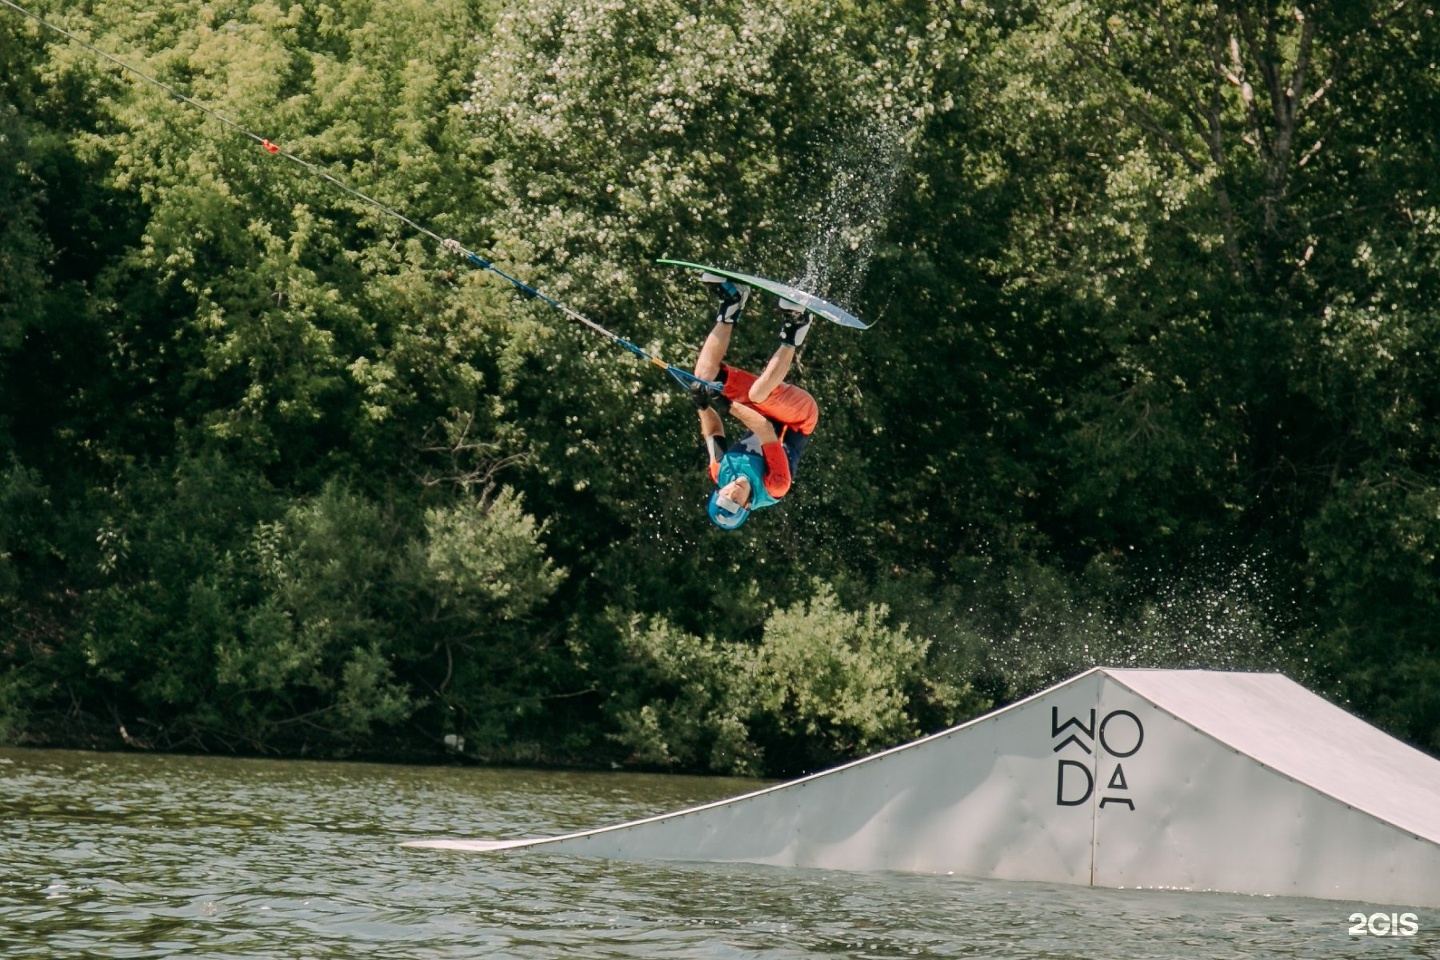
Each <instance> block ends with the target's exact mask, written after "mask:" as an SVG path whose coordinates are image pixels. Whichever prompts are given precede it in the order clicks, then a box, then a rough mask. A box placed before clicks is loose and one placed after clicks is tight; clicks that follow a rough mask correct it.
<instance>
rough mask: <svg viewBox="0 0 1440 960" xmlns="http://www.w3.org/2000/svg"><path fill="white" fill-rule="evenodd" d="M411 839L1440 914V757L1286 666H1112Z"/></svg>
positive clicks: (424, 843) (448, 845)
mask: <svg viewBox="0 0 1440 960" xmlns="http://www.w3.org/2000/svg"><path fill="white" fill-rule="evenodd" d="M407 846H412V847H429V848H440V849H449V850H521V849H537V850H544V851H545V852H547V853H564V854H572V855H577V856H594V857H616V858H623V859H656V860H695V861H713V862H750V863H763V864H772V865H776V866H788V867H821V868H827V869H839V870H903V871H913V872H925V873H952V872H953V873H956V874H963V875H969V876H977V877H991V878H996V879H1004V880H1048V881H1053V882H1062V883H1077V884H1092V885H1095V886H1105V887H1120V888H1126V887H1128V888H1137V887H1138V888H1149V889H1155V888H1161V889H1184V890H1216V891H1226V892H1235V893H1254V894H1276V895H1285V896H1307V897H1324V898H1331V899H1342V900H1359V901H1367V902H1372V903H1379V904H1384V905H1394V906H1440V761H1437V760H1435V759H1433V758H1431V757H1428V756H1426V755H1425V754H1423V753H1421V752H1420V751H1418V750H1414V749H1412V748H1411V747H1408V746H1406V745H1404V744H1403V743H1400V742H1399V741H1398V740H1395V739H1394V738H1392V737H1389V736H1387V735H1386V734H1384V733H1382V732H1380V731H1379V730H1377V729H1375V728H1374V727H1372V726H1370V725H1369V724H1367V723H1365V722H1363V721H1361V720H1359V719H1357V718H1355V717H1353V716H1351V715H1350V714H1348V713H1346V712H1345V711H1344V710H1341V709H1340V708H1339V707H1336V706H1334V705H1332V704H1330V703H1328V702H1327V701H1325V700H1324V699H1322V698H1321V697H1318V696H1316V695H1315V694H1313V693H1310V692H1309V691H1307V690H1306V689H1305V688H1303V687H1301V686H1300V685H1299V684H1296V683H1294V682H1293V681H1291V680H1288V679H1286V678H1285V677H1283V676H1280V675H1278V674H1247V673H1221V672H1212V671H1201V670H1117V669H1103V668H1102V669H1095V670H1091V671H1089V672H1087V673H1083V674H1081V675H1079V676H1077V677H1075V678H1073V679H1071V680H1068V681H1066V682H1065V683H1062V684H1059V685H1057V686H1055V687H1051V688H1050V689H1049V690H1046V691H1044V692H1042V693H1039V694H1036V695H1035V696H1033V697H1030V698H1028V699H1026V700H1022V701H1020V702H1018V703H1015V704H1011V705H1010V706H1008V707H1005V708H1004V709H1001V710H998V711H996V712H994V713H991V714H989V715H987V716H984V717H980V718H979V719H977V720H972V721H971V722H969V723H966V724H963V725H961V726H958V727H955V728H953V729H951V730H947V731H944V732H942V733H938V734H935V735H934V736H930V737H926V738H924V739H922V740H917V741H915V742H914V743H910V744H907V745H905V746H902V747H897V748H895V749H892V750H887V751H885V752H883V753H879V754H876V755H874V756H872V757H867V758H866V759H864V760H859V761H856V762H854V763H850V764H847V765H845V766H842V767H837V768H836V769H834V770H829V771H826V772H824V773H819V774H816V775H814V776H810V777H806V778H804V779H802V780H797V781H794V782H791V783H785V784H780V785H778V786H773V787H770V788H768V789H765V790H760V791H757V792H755V793H750V794H746V795H744V796H740V797H735V798H732V799H728V800H722V801H719V802H716V803H711V804H706V805H705V806H701V807H695V808H692V809H689V810H682V811H678V812H676V813H671V814H665V815H662V816H658V817H651V818H648V819H645V820H639V821H635V822H633V823H626V824H620V825H617V826H613V827H603V828H600V829H598V830H587V831H583V832H580V833H573V834H567V835H564V836H559V837H548V838H528V839H516V840H419V841H412V842H410V843H408V844H407Z"/></svg>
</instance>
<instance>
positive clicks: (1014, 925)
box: [0, 750, 1440, 960]
mask: <svg viewBox="0 0 1440 960" xmlns="http://www.w3.org/2000/svg"><path fill="white" fill-rule="evenodd" d="M755 786H756V783H755V782H754V781H746V780H719V779H709V778H691V777H663V776H641V775H633V774H572V773H553V772H536V771H528V770H525V771H520V770H476V769H470V768H444V767H400V766H382V765H369V764H339V763H306V762H296V761H264V760H230V759H214V758H193V757H170V756H148V755H135V754H97V753H82V752H58V751H19V750H12V751H5V750H0V957H5V958H10V957H36V958H40V957H44V958H63V957H85V958H101V957H104V958H108V957H167V958H168V957H180V956H184V957H215V958H221V957H267V958H268V957H295V958H331V957H334V958H341V957H343V958H355V957H384V958H387V960H406V958H417V960H418V958H425V960H430V958H452V957H453V958H462V957H463V958H471V957H486V958H488V957H517V958H592V957H593V958H627V960H628V958H662V957H663V958H684V957H697V958H698V957H704V958H712V957H713V958H747V960H749V958H799V957H986V958H989V957H997V958H1008V957H1024V958H1032V957H1033V958H1041V957H1043V958H1053V960H1059V958H1072V957H1073V958H1085V960H1094V958H1102V960H1120V958H1130V957H1134V958H1170V957H1173V958H1184V960H1199V958H1211V957H1216V958H1219V957H1234V958H1251V957H1287V958H1291V957H1293V958H1302V957H1303V958H1309V957H1395V958H1414V957H1440V911H1435V910H1430V911H1424V910H1420V911H1411V912H1414V913H1415V914H1416V915H1417V920H1416V923H1417V926H1418V928H1419V931H1418V933H1416V934H1415V935H1414V936H1410V937H1394V936H1373V935H1365V936H1352V935H1350V934H1349V933H1348V932H1347V931H1348V930H1349V928H1350V926H1351V925H1352V924H1351V921H1350V919H1349V918H1350V915H1351V914H1353V913H1356V912H1364V913H1367V914H1369V913H1373V912H1378V911H1382V910H1383V911H1385V912H1391V911H1394V910H1397V909H1398V910H1402V911H1403V910H1404V908H1396V907H1394V906H1392V905H1385V904H1379V905H1370V904H1363V905H1357V904H1350V903H1332V902H1327V901H1319V900H1290V899H1278V898H1265V897H1237V896H1219V895H1213V894H1185V893H1173V892H1137V891H1112V890H1094V889H1088V888H1084V887H1066V886H1058V885H1052V884H1040V883H1001V882H995V881H979V880H971V879H965V878H960V877H939V876H915V875H906V874H894V873H870V874H865V873H834V872H829V871H818V870H785V869H776V868H768V867H758V866H735V865H712V864H674V863H625V862H617V861H603V860H581V859H574V858H566V857H558V856H554V855H536V854H534V853H523V852H521V853H515V852H512V853H499V854H459V853H450V852H441V851H430V850H410V849H403V848H401V847H400V846H399V845H398V844H399V843H400V842H401V841H402V840H410V839H417V838H424V837H436V836H483V837H507V838H508V837H520V836H527V835H539V834H551V833H556V832H562V831H568V830H574V829H579V828H584V827H591V826H601V825H605V824H609V823H616V822H621V821H625V820H630V819H634V818H636V817H641V816H646V815H650V814H655V813H660V812H664V811H666V810H672V809H676V808H679V807H683V806H690V805H693V804H696V803H701V802H705V801H708V800H713V799H717V798H719V797H722V796H730V795H733V794H736V793H740V792H745V791H749V790H751V789H754V788H755Z"/></svg>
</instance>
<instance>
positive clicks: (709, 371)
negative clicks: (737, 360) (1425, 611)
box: [695, 273, 750, 380]
mask: <svg viewBox="0 0 1440 960" xmlns="http://www.w3.org/2000/svg"><path fill="white" fill-rule="evenodd" d="M700 279H701V281H702V282H704V283H707V284H713V285H714V287H715V292H716V294H718V295H719V297H720V306H719V307H718V308H716V310H715V326H714V327H713V328H712V329H711V331H710V334H709V336H707V337H706V338H705V343H704V344H702V345H701V347H700V355H699V356H698V357H696V358H695V376H697V377H700V378H701V379H703V380H714V379H715V378H716V377H717V376H719V374H720V364H722V363H724V362H725V353H726V351H728V350H729V349H730V334H731V333H732V332H733V331H734V329H735V321H736V320H738V319H740V311H742V310H744V309H745V302H746V301H747V300H749V299H750V288H749V287H747V286H743V285H740V284H737V283H735V282H734V281H733V280H725V279H724V278H723V277H716V276H713V275H712V274H708V273H707V274H705V275H703V276H702V277H701V278H700Z"/></svg>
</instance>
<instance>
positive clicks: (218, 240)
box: [0, 0, 1440, 774]
mask: <svg viewBox="0 0 1440 960" xmlns="http://www.w3.org/2000/svg"><path fill="white" fill-rule="evenodd" d="M30 7H31V8H32V9H33V10H34V11H35V12H36V13H37V14H39V15H41V16H43V17H45V18H46V19H48V20H51V21H52V22H54V23H56V24H60V25H63V26H64V27H65V28H66V29H69V30H72V31H74V32H75V33H76V34H77V35H78V36H80V37H83V38H84V39H86V40H87V41H88V42H90V43H93V44H95V45H96V46H98V47H100V48H102V49H104V50H107V51H110V52H112V53H114V54H115V55H117V56H120V57H121V58H123V59H124V60H126V62H128V63H130V64H133V65H134V66H135V67H137V68H139V69H140V70H143V71H144V72H146V73H148V74H150V75H152V76H154V77H156V78H157V79H159V80H161V81H162V82H164V83H166V84H169V85H171V86H173V87H174V88H175V89H178V90H180V91H182V92H184V93H185V94H186V95H188V96H190V97H193V98H195V99H196V100H197V101H199V102H201V103H203V104H205V105H207V106H208V107H210V108H211V109H212V110H214V111H215V112H216V113H217V114H219V115H220V116H222V117H224V118H226V119H228V120H230V121H233V122H234V124H238V125H239V127H240V128H243V130H247V131H255V132H258V133H260V134H261V135H263V136H265V137H268V138H269V139H271V140H273V141H275V142H276V143H277V144H280V145H281V146H282V147H283V148H284V150H285V151H287V152H291V153H294V154H295V155H297V156H300V157H303V158H305V160H306V161H307V162H309V163H311V164H313V165H314V167H315V168H316V169H315V170H311V171H307V170H305V169H303V168H302V167H300V166H299V165H297V164H294V163H291V162H289V161H287V160H285V159H284V158H283V157H278V156H275V155H272V154H270V153H268V152H267V151H265V150H263V149H261V148H260V146H259V145H258V144H256V143H255V142H254V141H253V140H252V139H250V138H249V137H247V136H246V135H245V134H244V133H243V132H241V131H240V130H237V129H236V128H235V127H234V126H232V125H231V124H228V123H226V122H223V121H222V120H220V119H218V118H217V117H216V116H213V115H207V114H206V113H204V112H202V111H200V110H196V109H195V108H193V107H192V106H188V105H185V104H183V103H181V102H178V101H176V100H174V99H172V98H171V97H170V96H168V95H167V94H166V93H165V92H164V91H162V90H160V89H158V88H157V87H156V86H153V85H150V84H146V83H143V82H138V81H137V80H136V78H135V77H134V76H132V75H129V74H126V73H124V72H122V71H119V70H117V69H116V68H115V67H114V66H113V65H111V64H108V63H107V62H105V61H104V60H103V59H101V58H98V57H96V56H95V55H94V54H92V53H91V52H89V51H87V50H85V49H84V48H82V47H80V46H78V45H76V44H73V43H70V42H67V41H66V40H65V39H64V38H62V37H60V36H59V35H58V34H56V33H54V32H51V31H48V30H46V29H44V28H43V27H42V26H41V25H39V24H38V23H36V22H35V21H33V20H26V19H25V18H23V17H20V16H19V15H17V14H15V13H14V12H13V11H4V12H3V13H0V210H3V221H0V739H5V740H9V741H12V742H34V743H40V742H51V743H75V742H89V741H91V740H93V741H95V742H102V743H105V742H110V738H119V739H121V740H123V741H124V742H125V743H128V744H130V745H131V746H140V747H148V748H162V749H163V748H170V749H195V750H229V751H244V752H257V751H272V752H292V753H293V752H313V753H319V754H323V755H374V756H388V757H417V758H418V757H429V756H436V755H439V754H440V750H441V744H442V742H443V740H444V738H445V737H446V736H447V735H458V736H461V737H463V738H464V742H465V744H466V747H465V749H466V750H467V752H468V753H469V754H470V755H472V756H478V757H481V758H483V759H487V760H492V761H505V762H516V761H523V762H545V763H602V762H606V763H608V762H614V763H622V764H626V763H628V764H639V765H645V766H651V767H658V768H667V769H696V770H717V771H727V772H741V773H764V774H786V773H792V772H796V771H799V770H806V769H813V768H815V767H817V766H820V765H823V764H826V763H831V762H834V761H836V760H839V759H843V758H847V757H851V756H855V755H857V754H859V753H863V752H867V751H870V750H873V749H876V748H878V747H881V746H884V745H887V744H890V743H894V742H898V741H899V740H902V739H905V738H907V737H910V736H913V735H915V734H916V733H918V732H921V731H924V730H930V729H936V728H938V727H940V726H943V725H945V724H947V723H950V722H953V721H956V720H958V719H962V718H964V717H967V716H970V715H972V714H974V713H975V712H977V711H979V710H982V709H984V708H986V707H987V706H989V705H991V704H994V703H999V702H1003V701H1005V700H1007V699H1010V698H1013V697H1016V696H1018V695H1021V694H1024V693H1027V692H1029V691H1031V690H1033V689H1036V688H1038V687H1039V686H1040V685H1043V684H1045V683H1048V682H1051V681H1053V680H1056V679H1059V678H1061V677H1063V676H1066V675H1068V674H1069V673H1071V672H1074V671H1076V670H1079V669H1082V668H1084V667H1087V666H1090V665H1094V664H1100V663H1104V664H1118V665H1164V666H1215V667H1230V668H1270V669H1282V670H1285V671H1287V672H1289V673H1291V674H1292V675H1294V676H1297V677H1298V678H1300V679H1302V680H1303V681H1305V682H1307V683H1309V684H1310V685H1312V686H1313V687H1315V688H1317V689H1320V690H1321V691H1322V692H1325V693H1326V694H1327V695H1331V696H1333V697H1335V698H1337V699H1339V700H1341V701H1342V702H1345V703H1347V704H1348V705H1349V706H1350V707H1351V708H1352V709H1355V710H1357V711H1359V712H1360V713H1361V714H1362V715H1364V716H1366V717H1368V718H1370V719H1372V720H1373V721H1375V722H1377V723H1379V724H1380V725H1382V726H1383V727H1385V728H1386V729H1389V730H1391V731H1392V732H1395V733H1396V734H1398V735H1400V736H1403V737H1406V738H1407V739H1409V740H1410V741H1412V742H1414V743H1416V744H1418V745H1420V746H1422V747H1425V748H1426V749H1429V750H1431V751H1437V750H1440V634H1437V632H1436V630H1435V628H1434V626H1433V625H1434V623H1435V622H1437V620H1440V564H1437V551H1440V416H1437V414H1440V377H1437V376H1436V362H1435V360H1434V356H1435V350H1436V347H1437V346H1440V206H1437V196H1440V190H1437V188H1440V183H1437V182H1436V181H1437V178H1440V172H1437V171H1440V163H1437V160H1440V157H1437V150H1436V147H1437V137H1440V71H1437V70H1436V68H1435V63H1436V61H1437V58H1440V25H1437V23H1436V17H1435V15H1434V9H1433V6H1432V5H1431V4H1428V3H1425V2H1418V3H1417V2H1400V3H1395V2H1389V0H1387V2H1384V3H1380V2H1369V0H1361V2H1357V3H1353V4H1346V5H1334V4H1320V3H1312V2H1302V3H1299V4H1295V3H1284V4H1269V5H1260V6H1256V5H1253V4H1237V3H1232V2H1228V0H1216V2H1199V0H1162V2H1151V3H1134V2H1131V0H1109V2H1107V3H1103V4H1079V3H1068V2H1061V0H1027V2H1020V3H1014V4H1004V5H989V4H986V3H982V2H978V0H961V2H959V3H956V4H936V3H932V2H922V0H903V2H886V3H861V2H856V0H824V2H806V3H801V2H798V0H716V2H712V3H708V4H703V5H695V4H688V3H681V2H679V0H527V2H523V3H520V2H515V3H511V2H507V0H391V2H388V3H379V2H375V0H330V2H328V3H302V2H297V0H263V2H251V0H245V2H238V0H235V2H232V0H209V2H201V0H177V2H174V3H169V4H166V5H164V9H163V10H157V9H156V7H155V5H154V4H149V3H142V2H140V0H110V2H107V3H105V4H93V3H75V2H73V0H31V3H30ZM317 172H319V173H324V174H327V175H329V176H330V177H333V178H335V179H336V180H339V181H341V182H343V183H345V184H348V185H350V186H352V187H353V188H354V189H356V190H359V191H363V192H364V193H366V194H368V195H371V196H374V197H376V198H378V199H380V200H381V201H383V202H384V203H386V204H389V205H390V206H392V207H394V208H396V209H398V210H402V211H404V213H405V215H406V216H408V217H411V218H413V219H414V220H416V221H417V222H420V223H424V224H426V225H427V226H429V227H431V228H432V229H434V230H435V231H436V232H437V233H439V234H441V235H444V236H453V237H456V238H459V239H460V240H462V241H463V242H464V243H465V244H466V245H467V246H469V247H472V248H474V249H476V250H479V251H482V252H483V253H484V254H485V255H486V256H488V257H491V258H493V259H494V260H495V261H496V262H497V263H499V264H501V265H503V266H504V267H505V269H506V270H507V271H509V272H511V273H513V274H515V275H517V276H521V277H524V278H526V279H527V281H529V282H532V283H534V284H535V285H536V286H537V287H539V288H540V289H542V290H545V291H546V292H547V293H548V294H549V295H551V296H554V297H556V298H557V299H559V300H562V301H564V302H565V303H566V304H568V305H569V306H571V307H573V308H575V309H577V310H580V311H582V312H584V313H585V314H586V315H587V316H590V317H592V318H593V319H595V320H596V321H597V322H599V323H602V324H604V325H606V326H607V327H610V328H611V329H615V330H617V331H618V332H621V333H622V334H623V335H625V336H627V337H629V338H631V339H633V340H635V341H636V342H638V343H642V344H645V345H647V346H648V347H649V348H651V349H653V350H655V351H656V352H658V353H659V354H660V355H662V356H665V357H667V358H669V359H672V360H673V361H675V362H677V363H684V362H686V361H687V360H688V358H689V357H690V356H691V355H693V352H694V351H695V349H696V348H697V347H698V345H699V342H700V340H701V338H702V337H703V335H704V332H705V328H706V325H707V324H706V310H707V306H708V304H707V303H706V301H705V299H704V294H703V292H702V291H701V290H699V289H698V286H697V285H696V284H695V283H694V278H693V276H690V275H685V274H683V273H681V272H678V271H670V270H668V269H667V268H662V267H659V266H657V265H655V264H654V263H653V261H654V259H655V258H657V257H664V256H670V257H679V258H684V259H695V260H701V261H706V262H714V263H722V264H726V265H730V266H734V267H736V268H739V269H744V270H748V271H751V272H755V273H761V274H765V275H769V276H776V277H779V278H782V279H793V280H802V281H804V283H805V284H807V285H810V286H812V287H814V288H816V289H817V290H818V291H821V292H828V293H829V294H831V295H832V296H833V297H834V298H836V299H838V300H841V301H843V302H844V303H846V304H847V305H848V306H850V307H851V308H853V309H854V310H855V311H856V312H858V313H860V314H861V315H863V316H865V317H866V318H867V319H871V320H874V321H876V322H877V326H876V327H875V329H874V330H872V331H869V332H867V333H864V334H857V333H855V332H853V331H847V330H842V329H839V328H834V327H829V328H826V329H817V330H815V331H814V333H813V334H812V336H811V338H810V340H809V341H808V342H807V344H806V346H805V349H804V351H803V353H802V356H801V360H800V363H799V366H798V370H797V379H798V380H799V382H801V383H803V384H804V385H805V386H806V387H807V388H808V389H810V390H811V391H812V392H813V393H814V394H815V395H816V396H817V397H818V398H819V400H820V403H821V409H822V420H821V425H820V429H819V432H818V434H817V436H816V439H815V441H814V443H813V444H812V445H811V447H810V449H809V451H807V453H806V459H805V463H804V465H803V467H802V470H801V472H800V474H799V478H798V481H797V485H796V488H795V491H794V493H793V494H792V495H791V497H790V498H789V499H788V500H787V502H786V504H785V505H784V506H783V507H781V508H779V509H776V510H771V511H766V512H765V513H763V514H758V515H757V516H756V517H755V518H754V519H753V520H752V521H751V522H750V523H749V524H747V525H746V526H745V527H744V528H743V529H742V530H741V531H740V532H738V533H736V534H731V535H726V534H722V533H720V532H719V531H716V530H714V529H712V528H710V527H709V525H708V524H707V522H706V521H705V519H704V515H703V513H702V511H701V505H702V503H703V498H704V496H705V494H706V492H707V485H706V482H705V480H704V478H703V476H702V473H701V471H700V470H699V465H700V462H701V460H700V454H699V451H698V440H697V437H698V434H697V431H696V426H695V417H694V413H693V410H692V409H691V407H690V406H689V403H688V400H687V398H686V397H685V396H684V395H683V394H682V393H681V392H680V391H677V390H675V389H674V387H673V384H671V383H670V381H669V380H668V378H666V377H664V376H663V375H662V374H660V373H659V372H658V371H656V370H654V369H653V368H650V367H646V366H643V365H641V364H639V363H638V362H636V361H635V360H634V359H633V358H631V357H630V356H629V355H628V354H625V353H623V352H622V351H619V350H617V349H615V348H614V347H613V346H612V345H610V344H607V343H606V342H605V341H603V340H602V339H600V338H598V337H596V336H595V335H594V334H593V333H592V332H590V331H587V330H585V329H583V328H581V327H579V326H578V325H575V324H573V323H571V322H570V321H567V320H566V319H565V318H564V317H563V315H561V314H559V313H557V312H555V311H553V310H551V309H549V308H547V307H546V306H545V305H544V304H542V303H537V302H535V301H527V300H524V299H521V298H518V297H517V296H515V295H514V291H513V289H512V288H511V287H510V286H508V285H507V284H505V283H503V282H502V281H499V280H498V279H497V278H496V277H494V276H493V275H491V274H487V273H485V272H482V271H477V270H473V269H470V268H468V267H467V266H465V265H464V264H463V263H462V262H460V261H457V260H455V259H454V258H453V257H448V256H447V255H446V254H445V253H444V251H442V250H440V249H437V247H436V246H435V245H434V244H432V243H431V242H430V241H429V240H428V239H426V238H425V237H424V236H423V235H421V234H417V233H416V232H415V231H413V230H411V229H409V228H408V227H407V226H405V225H404V224H403V223H400V222H399V221H398V220H396V219H395V218H392V217H389V216H387V215H385V214H383V213H381V212H380V211H378V210H376V209H375V208H374V207H372V206H369V205H367V204H365V203H364V202H362V201H361V200H360V199H358V198H357V197H355V196H354V195H352V194H349V193H346V192H344V191H342V190H340V189H337V188H336V187H335V186H334V184H332V183H330V182H327V180H326V179H325V177H322V176H319V175H317ZM774 323H775V318H774V315H773V312H771V311H770V310H769V308H768V307H766V306H764V305H761V304H758V303H757V304H755V305H753V306H752V307H751V308H750V309H749V311H748V313H747V316H746V317H745V318H744V319H743V320H742V321H741V326H740V328H739V331H738V333H737V344H736V350H737V355H736V359H737V360H738V361H739V362H741V363H743V364H746V365H750V364H759V363H762V362H763V360H764V358H765V356H766V355H767V354H768V352H769V350H770V349H771V347H772V345H773V342H774V341H773V333H774V332H773V329H772V327H773V325H774Z"/></svg>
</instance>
